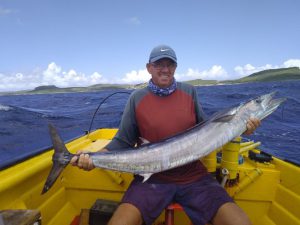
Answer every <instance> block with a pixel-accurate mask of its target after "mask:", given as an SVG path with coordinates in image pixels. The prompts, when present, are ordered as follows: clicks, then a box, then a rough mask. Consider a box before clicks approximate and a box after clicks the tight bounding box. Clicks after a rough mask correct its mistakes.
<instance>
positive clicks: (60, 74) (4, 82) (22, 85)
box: [0, 62, 107, 91]
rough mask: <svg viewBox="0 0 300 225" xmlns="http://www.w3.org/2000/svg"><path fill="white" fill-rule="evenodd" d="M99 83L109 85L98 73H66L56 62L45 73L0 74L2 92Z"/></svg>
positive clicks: (41, 71) (39, 70)
mask: <svg viewBox="0 0 300 225" xmlns="http://www.w3.org/2000/svg"><path fill="white" fill-rule="evenodd" d="M99 83H107V80H106V79H104V78H103V76H102V75H101V74H100V73H98V72H94V73H93V74H91V75H86V74H84V73H78V72H76V70H74V69H70V70H69V71H64V70H63V69H62V67H60V66H59V65H57V64H56V63H55V62H52V63H50V64H49V65H48V67H47V68H46V69H45V70H44V71H43V70H41V69H35V70H34V71H33V72H32V73H31V74H23V73H16V74H11V75H4V74H0V91H16V90H32V89H34V88H35V87H37V86H41V85H56V86H57V87H83V86H89V85H93V84H99Z"/></svg>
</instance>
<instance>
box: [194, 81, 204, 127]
mask: <svg viewBox="0 0 300 225" xmlns="http://www.w3.org/2000/svg"><path fill="white" fill-rule="evenodd" d="M193 100H194V104H195V113H196V121H197V123H201V122H203V121H205V120H206V119H207V116H206V114H205V113H204V111H203V109H202V106H201V105H200V102H199V100H198V94H197V90H196V88H195V87H193Z"/></svg>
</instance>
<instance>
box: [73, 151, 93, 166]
mask: <svg viewBox="0 0 300 225" xmlns="http://www.w3.org/2000/svg"><path fill="white" fill-rule="evenodd" d="M87 153H89V152H87V151H77V152H76V154H77V155H76V156H74V157H73V158H72V159H71V161H70V163H71V165H72V166H78V167H79V168H80V169H83V170H86V171H90V170H92V169H94V168H95V166H94V164H93V161H92V159H91V158H90V156H89V154H87Z"/></svg>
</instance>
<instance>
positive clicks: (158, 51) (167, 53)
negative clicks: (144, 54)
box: [149, 45, 177, 63]
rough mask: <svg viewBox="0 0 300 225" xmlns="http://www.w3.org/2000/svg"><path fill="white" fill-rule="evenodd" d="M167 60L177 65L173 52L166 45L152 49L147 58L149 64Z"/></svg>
mask: <svg viewBox="0 0 300 225" xmlns="http://www.w3.org/2000/svg"><path fill="white" fill-rule="evenodd" d="M163 58H169V59H171V60H173V61H174V62H175V63H177V57H176V54H175V51H174V50H173V49H172V48H171V47H170V46H168V45H158V46H156V47H155V48H153V49H152V51H151V53H150V57H149V63H153V62H156V61H157V60H160V59H163Z"/></svg>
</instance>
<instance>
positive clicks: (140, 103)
mask: <svg viewBox="0 0 300 225" xmlns="http://www.w3.org/2000/svg"><path fill="white" fill-rule="evenodd" d="M146 66H147V70H148V72H149V74H151V77H152V78H151V80H150V81H149V84H148V86H147V87H146V88H143V89H140V90H136V91H135V92H133V93H132V95H131V97H130V98H129V100H128V102H127V105H126V107H125V110H124V113H123V116H122V120H121V124H120V127H119V131H118V133H117V134H116V136H115V137H114V139H113V140H112V141H111V142H110V143H109V144H108V145H107V146H106V147H105V149H104V150H105V151H107V150H108V151H113V150H114V149H122V148H127V147H133V146H134V145H136V144H141V143H140V141H139V137H142V138H144V139H146V140H148V141H150V142H157V141H160V140H162V139H165V138H168V137H170V136H173V135H175V134H177V133H179V132H182V131H185V130H186V129H188V128H190V127H192V126H194V125H195V124H197V123H199V122H201V121H203V120H204V113H203V111H202V108H201V107H200V105H199V104H198V97H197V93H196V89H195V88H194V87H193V86H191V85H188V84H185V83H180V82H176V80H175V78H174V73H175V70H176V67H177V57H176V54H175V52H174V50H173V49H172V48H171V47H170V46H167V45H160V46H157V47H155V48H154V49H153V50H152V52H151V53H150V57H149V62H148V63H147V65H146ZM259 125H260V121H259V120H256V119H251V120H250V121H248V123H247V131H246V132H245V133H246V134H251V133H252V132H253V131H254V130H255V129H256V128H257V127H258V126H259ZM71 163H72V164H73V165H77V166H78V167H80V168H82V169H85V170H91V169H93V168H94V165H93V163H92V160H91V159H90V158H89V156H88V154H84V153H83V154H81V155H80V157H79V159H78V162H77V157H76V156H75V157H74V158H73V159H72V161H71ZM142 180H143V179H142V178H141V177H140V176H135V178H134V180H133V181H132V183H131V185H130V187H129V188H128V190H127V191H126V193H125V195H124V197H123V199H122V203H121V204H120V206H119V207H118V209H117V210H116V212H115V213H114V215H113V217H112V218H111V220H110V222H109V224H110V225H140V224H142V223H143V222H144V223H145V224H147V225H150V224H152V223H153V222H154V220H155V219H156V218H157V217H158V216H159V215H160V213H161V212H162V211H163V209H164V208H165V207H166V206H167V205H169V204H170V203H171V202H173V201H176V202H178V203H180V204H181V205H182V206H183V208H184V210H185V212H186V213H187V214H188V216H189V217H190V219H191V220H192V222H193V224H195V225H202V224H203V225H204V224H206V223H208V222H210V223H212V224H215V225H218V224H222V225H224V224H232V225H234V224H237V225H246V224H250V221H249V219H248V217H247V215H246V214H245V213H244V212H243V211H242V210H241V209H240V208H239V207H238V206H237V205H236V204H235V203H234V202H233V200H232V199H231V198H230V197H229V196H228V194H227V193H226V191H225V190H224V189H223V188H222V187H221V186H220V185H219V184H218V183H217V182H216V181H215V179H213V177H212V176H211V175H210V174H209V173H208V172H207V170H206V168H205V167H204V166H203V165H202V163H201V162H200V160H198V161H195V162H192V163H190V164H187V165H184V166H181V167H178V168H174V169H171V170H168V171H164V172H160V173H157V174H154V175H152V176H151V177H150V179H149V180H148V181H146V182H144V183H143V182H142Z"/></svg>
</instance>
